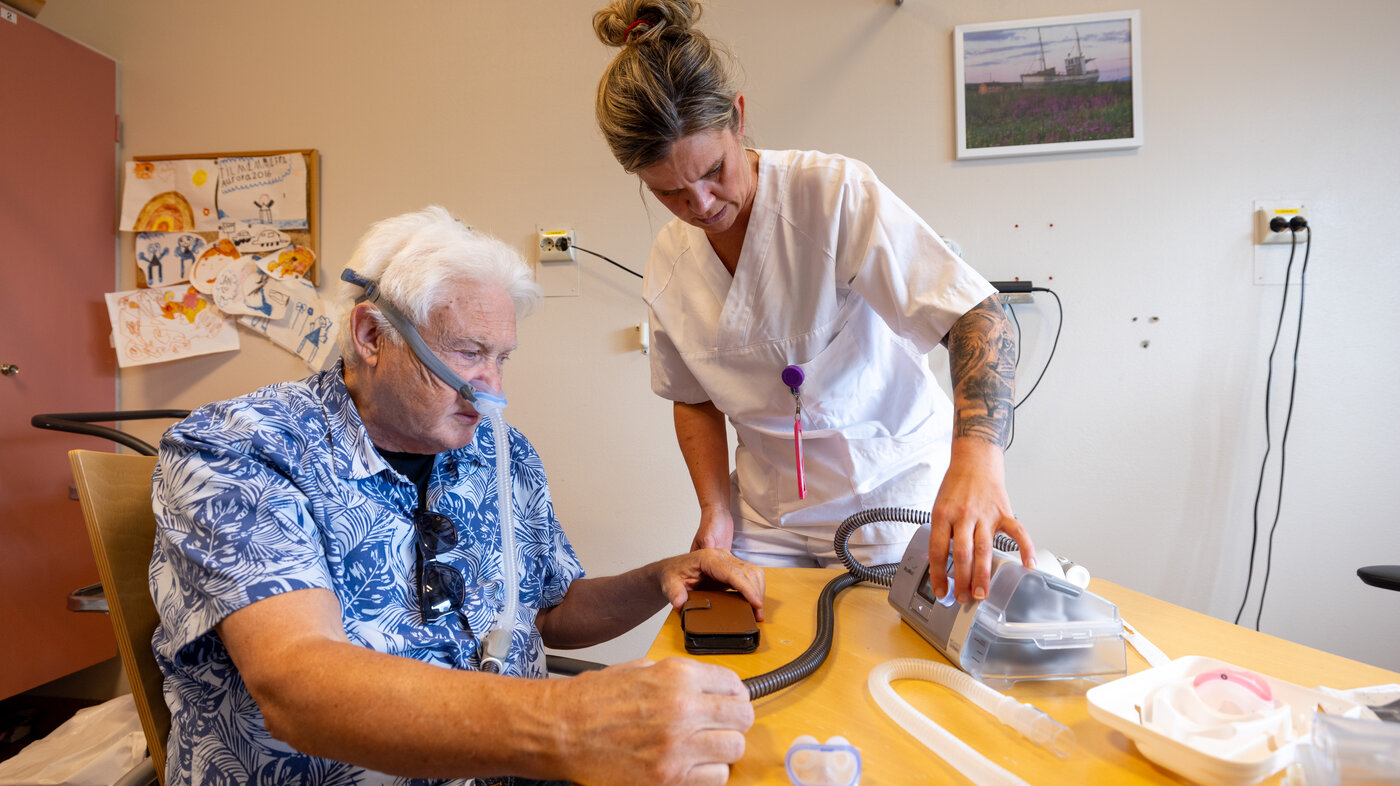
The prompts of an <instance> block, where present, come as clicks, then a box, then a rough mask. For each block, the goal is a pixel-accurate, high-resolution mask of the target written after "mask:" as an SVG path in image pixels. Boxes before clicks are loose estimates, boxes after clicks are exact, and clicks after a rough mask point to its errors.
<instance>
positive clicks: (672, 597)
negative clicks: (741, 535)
mask: <svg viewBox="0 0 1400 786" xmlns="http://www.w3.org/2000/svg"><path fill="white" fill-rule="evenodd" d="M656 565H657V567H658V568H659V569H660V577H659V581H660V583H661V592H662V594H663V595H665V596H666V599H667V600H668V601H669V602H670V604H671V607H672V608H674V609H677V610H679V609H680V608H681V607H682V606H684V605H685V601H686V598H688V597H689V596H690V590H692V589H694V588H695V587H696V585H698V584H699V583H700V582H701V581H704V580H706V579H711V580H713V581H717V582H719V583H721V584H726V585H728V586H730V587H733V588H734V589H736V590H738V591H739V594H741V595H743V596H744V599H745V600H747V601H748V602H749V604H750V605H752V606H753V611H754V617H755V618H756V619H757V620H758V621H759V622H762V621H763V569H762V568H760V567H758V566H757V565H753V564H750V563H748V562H745V561H743V560H741V559H739V558H738V557H736V556H734V555H733V554H730V553H729V552H727V551H720V550H718V549H701V550H700V551H692V552H690V553H689V554H682V555H680V556H679V557H672V558H670V559H666V560H662V561H661V562H658V563H656Z"/></svg>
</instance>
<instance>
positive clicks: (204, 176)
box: [190, 169, 209, 188]
mask: <svg viewBox="0 0 1400 786" xmlns="http://www.w3.org/2000/svg"><path fill="white" fill-rule="evenodd" d="M190 182H192V183H194V187H195V188H199V187H200V186H202V185H204V184H205V183H207V182H209V173H208V172H205V171H204V170H203V169H196V170H195V171H194V175H193V176H192V177H191V178H190Z"/></svg>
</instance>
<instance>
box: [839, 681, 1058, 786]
mask: <svg viewBox="0 0 1400 786" xmlns="http://www.w3.org/2000/svg"><path fill="white" fill-rule="evenodd" d="M911 679H912V680H924V681H925V682H934V683H937V684H939V685H942V686H944V687H946V688H950V689H952V690H955V691H957V692H958V693H960V694H962V695H963V696H964V697H966V698H967V699H968V700H969V701H971V702H972V703H973V704H976V705H977V706H978V707H981V708H982V709H984V710H986V711H987V712H989V713H991V714H992V715H995V716H996V718H997V720H1000V721H1001V722H1002V723H1005V724H1006V725H1008V726H1010V727H1012V728H1014V729H1016V730H1017V731H1019V732H1021V733H1022V734H1024V735H1025V736H1026V737H1028V738H1029V739H1030V740H1031V741H1032V742H1034V743H1036V744H1037V745H1041V746H1043V747H1045V748H1048V749H1049V750H1050V751H1052V752H1054V753H1055V755H1057V756H1059V757H1061V758H1064V757H1066V756H1068V755H1069V754H1070V753H1071V752H1073V750H1074V745H1075V741H1074V732H1072V731H1070V730H1069V729H1068V728H1067V727H1066V726H1064V724H1062V723H1060V722H1059V721H1057V720H1055V719H1054V718H1051V717H1050V716H1049V715H1046V714H1045V713H1043V712H1041V711H1040V710H1038V709H1036V708H1035V707H1033V706H1031V705H1029V704H1023V703H1021V702H1019V701H1017V700H1015V699H1013V698H1012V697H1010V696H1007V695H1004V694H1002V693H998V692H997V691H995V690H993V689H991V688H989V687H987V686H986V685H983V684H982V683H980V682H978V681H977V680H975V679H973V678H972V677H971V676H969V675H968V674H966V673H964V672H961V671H958V670H957V669H955V668H953V667H952V666H949V665H947V664H945V663H938V662H936V661H931V660H921V659H919V658H895V659H894V660H888V661H885V662H884V663H881V664H880V665H879V666H876V667H875V668H873V669H871V670H870V678H869V680H868V681H867V685H868V686H869V688H870V695H871V696H873V697H874V698H875V703H876V704H878V705H880V709H882V710H884V711H885V714H886V715H889V716H890V718H892V719H893V720H894V722H895V723H898V724H899V726H900V728H902V729H904V730H905V731H907V732H909V733H910V734H911V735H913V736H914V738H915V739H917V740H918V741H919V742H922V743H923V744H924V745H925V746H926V747H928V749H929V750H931V751H933V752H934V753H935V754H937V755H938V756H939V758H941V759H943V760H944V761H946V762H948V763H949V764H950V765H952V766H953V768H954V769H956V770H957V771H958V772H960V773H962V774H963V775H965V776H967V777H968V778H970V779H971V780H972V781H973V782H974V783H978V784H994V785H995V784H1006V785H1007V786H1011V784H1018V785H1020V786H1026V782H1025V781H1023V780H1021V779H1020V778H1018V777H1016V776H1015V775H1012V774H1011V773H1010V772H1008V771H1007V770H1006V769H1005V768H1003V767H1001V766H1000V765H998V764H994V763H993V762H992V761H991V760H990V759H988V758H987V757H985V756H983V755H982V754H980V753H978V752H977V751H976V750H973V749H972V748H971V747H970V746H969V745H968V744H967V743H965V742H963V741H962V740H960V739H958V738H957V737H955V736H953V734H951V733H950V732H948V731H947V730H946V729H944V728H943V727H942V726H939V725H938V724H936V723H934V722H933V721H931V720H929V719H928V717H927V716H925V715H924V714H923V713H922V712H919V711H918V710H917V709H915V708H914V705H912V704H910V703H909V702H907V701H905V700H904V699H902V698H900V696H899V694H897V693H895V692H894V688H892V687H890V682H891V681H893V680H911Z"/></svg>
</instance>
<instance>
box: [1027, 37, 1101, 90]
mask: <svg viewBox="0 0 1400 786" xmlns="http://www.w3.org/2000/svg"><path fill="white" fill-rule="evenodd" d="M1035 37H1036V41H1037V43H1039V44H1040V58H1039V60H1037V61H1036V62H1037V64H1038V65H1039V66H1040V68H1038V69H1036V70H1034V71H1032V72H1030V73H1029V74H1021V87H1023V88H1028V89H1039V88H1044V87H1060V86H1062V85H1091V84H1093V83H1095V82H1097V81H1099V70H1098V69H1097V68H1095V69H1093V70H1086V69H1085V66H1087V65H1088V64H1089V61H1090V60H1093V59H1094V58H1092V57H1085V56H1084V47H1083V46H1081V45H1080V43H1079V28H1078V27H1075V28H1074V49H1073V50H1072V51H1071V52H1070V53H1069V54H1067V55H1065V72H1064V73H1063V74H1061V73H1059V72H1058V71H1056V70H1055V69H1054V67H1049V68H1047V67H1046V65H1045V40H1044V39H1043V38H1041V35H1040V28H1038V27H1037V28H1036V30H1035Z"/></svg>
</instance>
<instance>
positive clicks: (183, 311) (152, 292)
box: [107, 284, 238, 368]
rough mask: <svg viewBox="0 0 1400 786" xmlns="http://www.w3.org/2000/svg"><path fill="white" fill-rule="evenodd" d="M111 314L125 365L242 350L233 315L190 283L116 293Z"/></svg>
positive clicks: (109, 302)
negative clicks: (224, 312)
mask: <svg viewBox="0 0 1400 786" xmlns="http://www.w3.org/2000/svg"><path fill="white" fill-rule="evenodd" d="M107 315H108V317H110V318H111V320H112V335H113V337H114V339H115V343H116V347H117V365H118V366H121V367H123V368H125V367H128V366H143V365H146V364H149V363H162V362H164V361H167V360H178V359H179V358H186V357H194V356H196V355H208V354H211V353H214V352H228V351H231V350H235V349H238V330H237V329H236V328H235V327H234V321H233V319H232V318H231V317H229V316H227V315H225V314H223V313H222V312H220V311H219V310H218V309H217V308H215V307H214V306H212V305H211V304H210V303H209V301H208V300H206V299H205V298H204V296H202V295H200V293H199V292H197V291H196V290H195V288H194V287H192V286H190V285H189V284H177V285H175V286H172V287H157V288H153V289H136V290H132V291H129V292H110V293H108V294H107Z"/></svg>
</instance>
